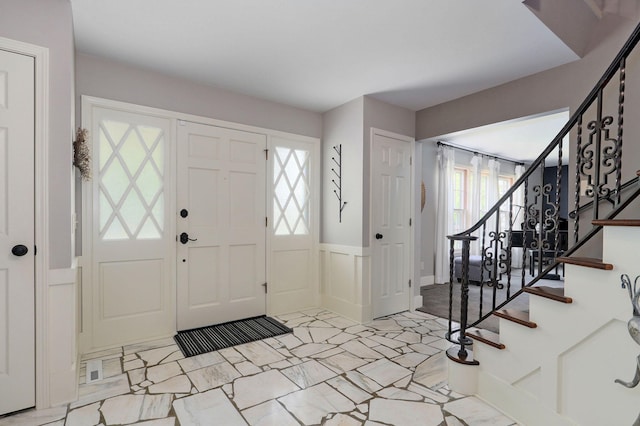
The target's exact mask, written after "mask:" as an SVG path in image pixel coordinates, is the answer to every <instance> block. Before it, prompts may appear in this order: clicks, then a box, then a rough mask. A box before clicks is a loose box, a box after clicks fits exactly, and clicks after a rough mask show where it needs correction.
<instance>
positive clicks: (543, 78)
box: [416, 16, 636, 140]
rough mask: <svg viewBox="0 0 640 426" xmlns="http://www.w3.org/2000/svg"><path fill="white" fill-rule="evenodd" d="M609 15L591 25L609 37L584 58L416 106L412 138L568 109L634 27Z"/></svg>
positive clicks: (573, 108)
mask: <svg viewBox="0 0 640 426" xmlns="http://www.w3.org/2000/svg"><path fill="white" fill-rule="evenodd" d="M635 23H636V22H635V20H634V21H632V20H623V21H621V20H620V19H618V18H616V17H612V16H607V17H605V18H603V20H602V21H601V22H600V24H599V26H597V27H595V28H594V35H593V36H594V38H595V39H599V38H600V34H599V33H608V34H609V33H610V35H609V37H607V38H605V39H604V40H603V41H601V42H600V43H598V44H597V45H595V46H591V47H592V49H591V51H590V52H589V53H588V54H587V55H585V57H584V58H582V59H579V60H577V61H575V62H571V63H569V64H566V65H562V66H559V67H556V68H553V69H551V70H548V71H544V72H540V73H537V74H534V75H532V76H529V77H525V78H521V79H518V80H515V81H512V82H510V83H506V84H503V85H501V86H497V87H494V88H491V89H488V90H484V91H481V92H478V93H475V94H472V95H469V96H465V97H462V98H459V99H456V100H453V101H450V102H446V103H443V104H440V105H436V106H433V107H431V108H426V109H423V110H421V111H418V113H417V115H416V139H417V140H422V139H427V138H432V137H436V136H441V135H446V134H449V133H453V132H456V131H461V130H467V129H472V128H475V127H479V126H483V125H487V124H493V123H498V122H502V121H506V120H511V119H514V118H521V117H527V116H530V115H535V114H540V113H545V112H548V111H555V110H559V109H563V108H567V107H569V108H570V111H574V110H575V109H576V108H577V107H578V105H580V103H581V102H582V100H583V99H584V97H585V96H586V95H587V94H588V93H589V91H590V90H591V88H592V87H593V86H594V85H595V83H596V82H597V81H598V79H599V78H600V76H601V75H602V73H603V72H604V71H605V69H606V68H607V66H608V65H609V63H610V62H611V60H613V58H614V57H615V55H616V54H617V53H618V51H619V50H620V48H621V47H622V45H623V44H624V42H625V41H626V39H627V38H628V36H629V35H630V34H631V32H632V31H633V29H634V27H635Z"/></svg>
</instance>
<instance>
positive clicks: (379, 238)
mask: <svg viewBox="0 0 640 426" xmlns="http://www.w3.org/2000/svg"><path fill="white" fill-rule="evenodd" d="M381 239H382V234H381V233H379V232H378V233H377V234H376V240H381Z"/></svg>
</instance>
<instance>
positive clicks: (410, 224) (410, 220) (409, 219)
mask: <svg viewBox="0 0 640 426" xmlns="http://www.w3.org/2000/svg"><path fill="white" fill-rule="evenodd" d="M409 226H411V218H409Z"/></svg>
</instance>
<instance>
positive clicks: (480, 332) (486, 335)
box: [467, 328, 506, 349]
mask: <svg viewBox="0 0 640 426" xmlns="http://www.w3.org/2000/svg"><path fill="white" fill-rule="evenodd" d="M467 336H468V337H471V338H472V339H473V340H477V341H479V342H482V343H484V344H486V345H489V346H493V347H494V348H496V349H504V348H506V346H505V345H504V344H503V343H500V335H499V334H497V333H494V332H493V331H489V330H484V329H482V328H471V329H469V330H467Z"/></svg>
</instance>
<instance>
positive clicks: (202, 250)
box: [177, 122, 266, 330]
mask: <svg viewBox="0 0 640 426" xmlns="http://www.w3.org/2000/svg"><path fill="white" fill-rule="evenodd" d="M265 149H266V136H265V135H261V134H256V133H250V132H244V131H239V130H232V129H227V128H222V127H215V126H208V125H203V124H196V123H189V122H181V123H180V125H179V126H178V186H177V187H178V190H177V210H178V215H177V221H178V225H177V231H178V239H177V240H178V241H177V245H178V249H177V271H178V282H177V287H178V319H177V323H178V330H187V329H191V328H196V327H202V326H207V325H211V324H217V323H222V322H227V321H233V320H236V319H241V318H248V317H254V316H258V315H263V314H264V313H265V312H266V305H265V301H266V297H265V288H264V286H263V284H264V283H265V238H266V237H265V235H266V223H265V219H266V214H265V191H266V190H265V188H266V181H265V170H266V158H265ZM183 210H184V212H183ZM183 233H184V234H185V236H184V237H182V240H181V238H180V235H182V234H183ZM187 236H188V239H185V238H187Z"/></svg>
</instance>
